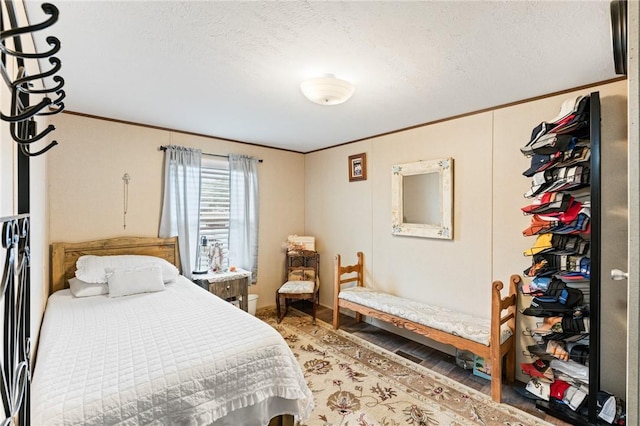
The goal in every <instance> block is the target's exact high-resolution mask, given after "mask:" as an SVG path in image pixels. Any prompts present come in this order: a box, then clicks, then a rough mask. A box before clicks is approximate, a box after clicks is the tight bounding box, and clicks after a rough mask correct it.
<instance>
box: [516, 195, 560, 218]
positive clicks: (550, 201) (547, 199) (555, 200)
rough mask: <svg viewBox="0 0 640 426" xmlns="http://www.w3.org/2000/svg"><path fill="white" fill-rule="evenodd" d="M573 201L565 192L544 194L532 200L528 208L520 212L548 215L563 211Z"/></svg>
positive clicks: (523, 208)
mask: <svg viewBox="0 0 640 426" xmlns="http://www.w3.org/2000/svg"><path fill="white" fill-rule="evenodd" d="M571 201H573V196H572V195H571V194H568V193H565V192H545V193H543V194H541V195H539V196H538V197H536V198H535V199H534V201H533V202H532V203H531V204H529V205H528V206H524V207H522V208H521V210H522V211H523V212H524V213H525V214H534V213H540V214H548V213H558V212H563V211H565V210H566V209H567V208H568V207H569V204H570V203H571Z"/></svg>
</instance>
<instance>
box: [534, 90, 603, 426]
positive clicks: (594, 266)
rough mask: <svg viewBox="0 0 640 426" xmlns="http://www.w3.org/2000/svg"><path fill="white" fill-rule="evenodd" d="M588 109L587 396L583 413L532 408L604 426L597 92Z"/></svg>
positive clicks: (546, 404)
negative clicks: (600, 394) (600, 407)
mask: <svg viewBox="0 0 640 426" xmlns="http://www.w3.org/2000/svg"><path fill="white" fill-rule="evenodd" d="M589 96H590V104H589V105H590V106H589V108H590V110H589V137H590V141H591V159H590V161H591V164H590V166H591V182H590V194H589V195H590V198H591V234H590V240H591V243H590V255H589V257H590V259H591V263H590V264H591V273H590V277H589V294H590V297H589V317H590V323H591V326H590V330H589V395H588V397H587V411H586V413H584V412H575V411H572V410H570V409H569V408H567V406H566V405H563V404H560V403H558V402H556V401H553V400H551V401H537V403H536V407H537V408H538V409H540V410H542V411H544V412H547V413H549V414H551V415H553V416H554V417H557V418H559V419H561V420H563V421H566V422H568V423H571V424H573V425H599V424H607V423H605V422H603V421H602V420H599V419H598V412H597V406H598V400H597V397H598V392H599V391H600V313H601V306H600V291H601V265H600V261H601V249H602V247H601V245H602V239H601V211H600V208H601V205H602V192H601V165H600V151H601V149H600V143H601V140H600V138H601V125H600V124H601V123H600V121H601V111H600V93H599V92H593V93H591V94H590V95H589Z"/></svg>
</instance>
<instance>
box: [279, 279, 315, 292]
mask: <svg viewBox="0 0 640 426" xmlns="http://www.w3.org/2000/svg"><path fill="white" fill-rule="evenodd" d="M314 286H315V282H314V281H287V282H286V283H284V284H282V287H280V289H279V290H278V293H313V288H314Z"/></svg>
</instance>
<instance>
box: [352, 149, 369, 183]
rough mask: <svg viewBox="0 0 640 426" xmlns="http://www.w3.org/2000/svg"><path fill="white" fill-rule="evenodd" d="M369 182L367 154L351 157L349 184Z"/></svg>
mask: <svg viewBox="0 0 640 426" xmlns="http://www.w3.org/2000/svg"><path fill="white" fill-rule="evenodd" d="M354 180H367V154H366V153H364V152H363V153H362V154H356V155H350V156H349V182H353V181H354Z"/></svg>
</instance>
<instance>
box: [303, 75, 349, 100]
mask: <svg viewBox="0 0 640 426" xmlns="http://www.w3.org/2000/svg"><path fill="white" fill-rule="evenodd" d="M300 90H302V93H303V94H304V95H305V96H306V97H307V99H309V100H310V101H311V102H315V103H317V104H320V105H338V104H341V103H343V102H345V101H347V100H348V99H349V98H350V97H351V95H353V92H355V90H356V88H355V87H354V86H353V84H351V83H349V82H348V81H346V80H341V79H339V78H336V77H335V76H334V75H333V74H326V75H324V76H323V77H318V78H311V79H309V80H305V81H303V82H302V83H300Z"/></svg>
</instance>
